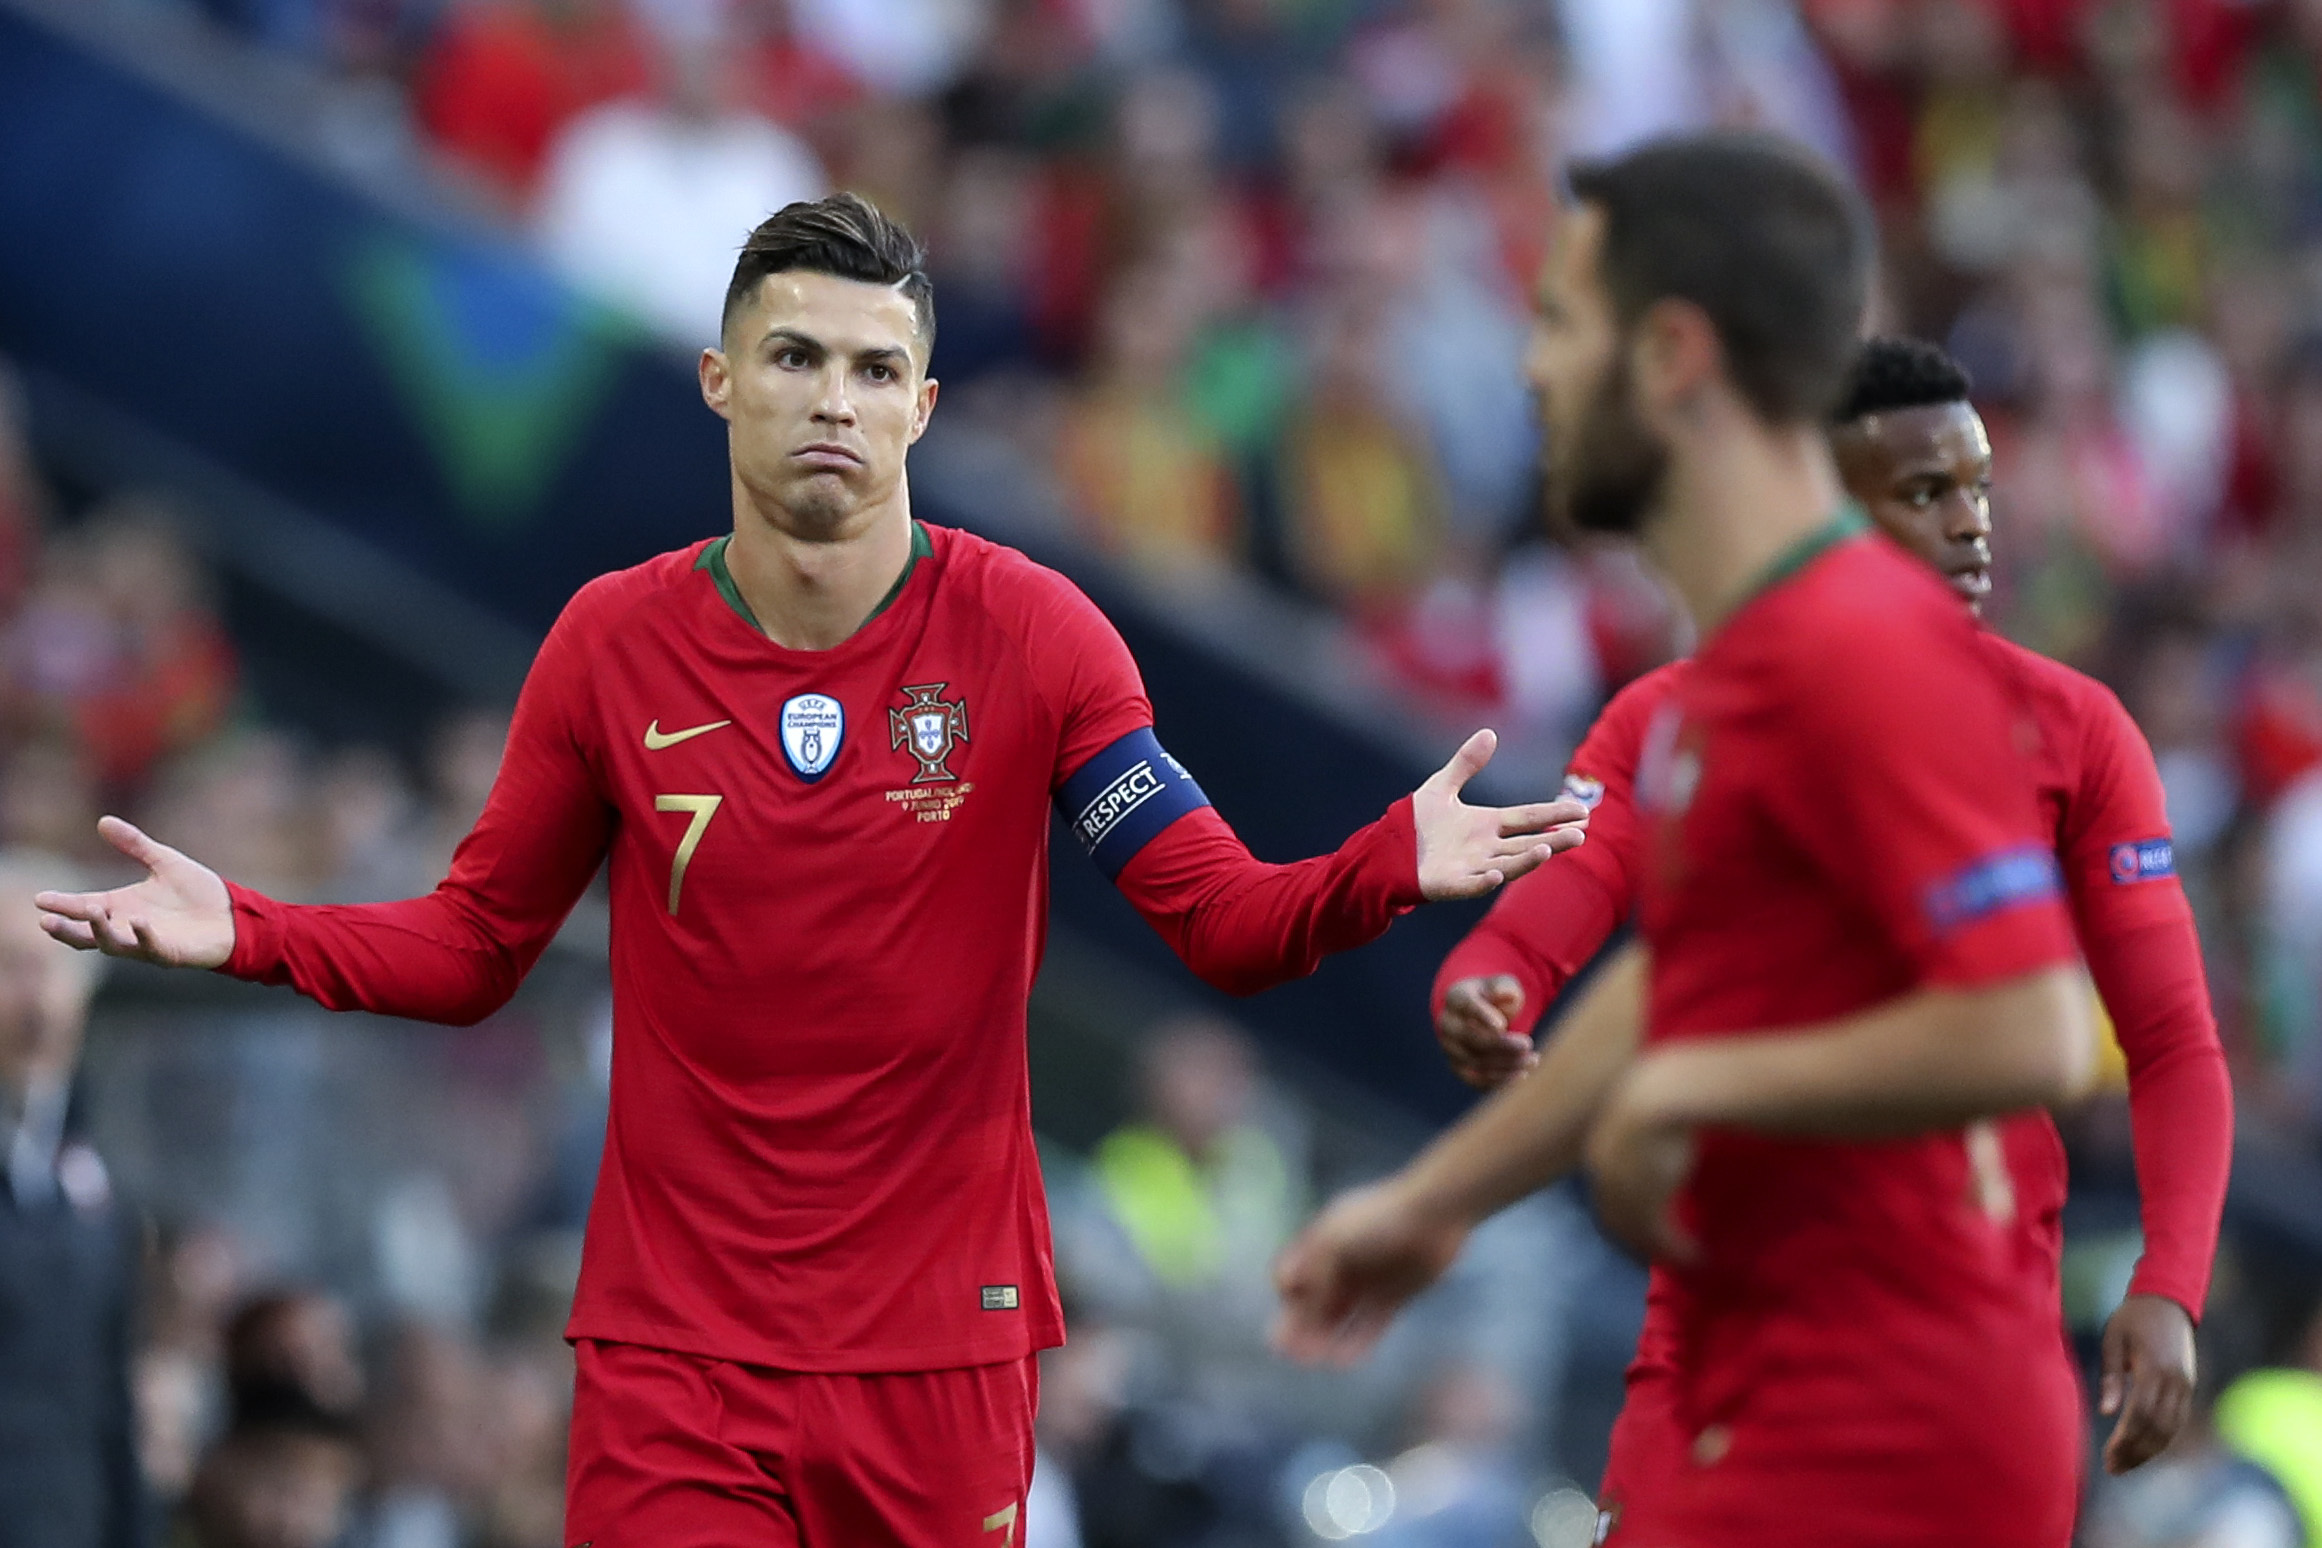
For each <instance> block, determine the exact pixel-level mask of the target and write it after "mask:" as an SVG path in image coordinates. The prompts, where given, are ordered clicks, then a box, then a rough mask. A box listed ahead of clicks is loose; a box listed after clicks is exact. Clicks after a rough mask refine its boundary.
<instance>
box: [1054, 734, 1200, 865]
mask: <svg viewBox="0 0 2322 1548" xmlns="http://www.w3.org/2000/svg"><path fill="white" fill-rule="evenodd" d="M1207 805H1209V797H1208V796H1205V795H1203V794H1202V793H1201V786H1199V785H1197V784H1195V783H1194V781H1193V776H1192V775H1191V774H1188V773H1186V772H1185V766H1184V765H1183V764H1181V763H1179V762H1178V761H1177V760H1176V759H1175V758H1172V757H1170V756H1169V754H1167V753H1166V752H1163V751H1162V750H1161V743H1160V741H1159V740H1158V739H1156V738H1155V737H1154V735H1153V731H1152V728H1151V727H1149V726H1146V727H1140V728H1139V729H1137V730H1135V731H1131V732H1130V733H1129V734H1128V735H1127V736H1124V737H1122V738H1121V739H1120V740H1119V741H1117V742H1114V743H1113V744H1112V745H1110V746H1108V747H1106V748H1105V749H1104V750H1103V751H1101V752H1099V753H1097V754H1096V756H1094V757H1092V758H1090V759H1089V760H1088V762H1086V763H1084V764H1082V765H1081V766H1080V771H1079V772H1078V773H1076V774H1074V775H1073V776H1072V777H1071V778H1070V779H1068V780H1066V781H1065V782H1064V788H1063V789H1061V790H1059V791H1057V792H1056V807H1057V810H1058V811H1060V812H1062V813H1063V814H1064V820H1065V821H1066V822H1069V823H1071V824H1072V836H1073V837H1074V838H1076V839H1078V840H1080V847H1081V848H1083V849H1085V850H1087V851H1088V854H1089V858H1090V859H1092V860H1094V861H1095V862H1096V863H1097V869H1099V870H1101V871H1103V872H1104V873H1105V876H1106V877H1107V879H1117V878H1118V877H1119V876H1120V874H1121V872H1122V871H1123V870H1124V869H1126V868H1127V866H1128V864H1129V862H1130V861H1131V860H1134V859H1135V858H1136V857H1137V852H1138V851H1139V850H1141V849H1143V848H1144V847H1145V846H1146V845H1147V844H1150V843H1151V842H1153V840H1154V839H1155V838H1157V837H1159V835H1160V833H1161V830H1162V829H1163V828H1166V827H1168V826H1169V825H1170V824H1171V823H1173V822H1175V821H1176V820H1177V819H1178V818H1180V817H1182V816H1184V815H1185V814H1186V813H1187V812H1190V811H1193V810H1195V809H1196V808H1198V807H1203V806H1207Z"/></svg>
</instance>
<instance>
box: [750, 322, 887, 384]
mask: <svg viewBox="0 0 2322 1548" xmlns="http://www.w3.org/2000/svg"><path fill="white" fill-rule="evenodd" d="M759 343H760V344H761V345H765V344H777V343H779V344H787V345H789V346H790V347H791V348H793V349H802V350H804V351H806V352H807V353H808V354H809V355H811V356H813V357H814V358H815V359H817V360H820V359H822V358H823V357H824V356H825V355H827V354H829V353H830V346H829V345H828V344H825V343H824V342H823V341H822V340H820V339H818V338H815V337H814V336H813V335H811V334H806V333H800V332H799V331H798V330H797V329H796V328H784V327H779V326H777V327H773V328H769V329H767V330H766V336H765V337H764V338H763V339H761V340H759ZM853 358H854V362H855V364H857V365H883V366H888V367H891V368H893V369H894V370H895V371H897V372H898V373H900V372H901V371H902V370H903V368H904V367H906V366H908V365H909V364H910V363H911V352H910V351H909V350H906V349H903V348H901V347H900V346H897V345H893V344H873V345H871V346H869V347H868V348H865V349H859V350H856V351H855V352H854V356H853Z"/></svg>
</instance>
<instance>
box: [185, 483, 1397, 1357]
mask: <svg viewBox="0 0 2322 1548" xmlns="http://www.w3.org/2000/svg"><path fill="white" fill-rule="evenodd" d="M916 544H917V547H918V548H919V549H921V550H923V557H920V558H919V559H918V560H917V561H916V562H915V564H914V565H913V567H912V569H911V570H910V571H909V573H908V575H907V577H906V579H905V581H904V582H903V584H902V585H901V587H900V589H899V591H898V593H897V595H896V596H895V597H894V598H893V599H892V600H891V602H890V604H889V605H888V606H887V607H886V609H885V610H884V611H882V612H880V613H878V614H877V615H876V616H875V617H873V618H872V619H871V621H870V622H868V623H867V624H865V625H864V626H863V628H862V629H861V630H860V631H859V632H857V633H856V634H855V635H854V637H852V638H851V639H849V640H847V641H846V642H845V643H843V644H841V645H839V646H838V647H836V648H835V649H832V650H827V651H800V650H790V649H786V648H784V647H782V646H780V645H777V644H775V643H774V642H772V641H771V640H769V639H768V638H767V637H766V635H765V634H764V633H763V632H762V631H760V630H759V629H758V628H757V627H756V625H755V624H754V623H752V622H751V621H750V620H749V618H748V616H747V614H746V612H745V611H744V609H743V607H742V604H741V602H740V599H739V596H738V595H737V594H733V593H732V592H731V587H730V584H729V583H726V582H725V581H724V576H723V571H722V569H720V568H719V567H718V565H717V563H716V562H715V561H716V558H717V556H716V555H715V554H714V553H713V552H711V549H712V548H713V547H714V545H697V546H696V547H695V548H692V549H689V550H685V551H682V552H679V553H674V554H665V555H663V556H661V557H660V558H657V559H654V560H651V561H648V562H647V563H645V564H642V565H640V566H638V567H637V568H635V569H632V570H626V571H622V572H620V573H618V574H614V575H608V576H605V577H603V578H601V579H599V580H597V581H594V582H592V583H591V584H589V585H588V586H587V587H585V588H583V589H582V591H581V592H580V594H579V595H578V596H576V597H575V598H574V599H573V601H572V602H571V604H570V605H569V606H568V607H567V608H566V609H565V612H564V614H563V616H562V617H561V618H560V619H559V620H558V621H557V624H556V627H555V628H554V629H553V630H552V631H551V632H550V634H549V637H548V639H547V641H546V642H545V643H544V644H543V645H542V647H541V651H540V655H539V658H538V660H537V661H536V662H535V663H534V666H533V669H532V672H531V675H530V677H529V678H528V679H527V681H526V683H525V687H524V692H523V695H522V697H521V699H520V700H519V702H518V705H517V710H516V716H515V720H514V723H513V726H512V728H511V730H510V733H509V742H508V750H507V755H506V759H505V762H504V764H503V766H502V769H501V773H500V778H499V781H498V783H497V784H496V785H495V787H494V789H493V792H492V797H491V801H490V803H489V805H488V806H487V808H486V810H485V812H484V815H483V817H482V818H481V819H480V820H479V821H478V823H477V825H476V829H475V831H474V832H473V833H471V834H470V835H469V837H468V838H467V840H466V841H465V842H464V843H463V844H462V845H461V848H460V850H459V853H458V855H457V856H456V858H455V859H454V862H453V866H452V874H451V875H450V877H449V878H448V879H447V880H446V881H445V882H444V884H443V885H442V886H441V887H439V888H438V889H437V890H436V891H435V892H434V893H433V894H431V895H429V896H428V897H426V898H420V899H414V900H411V901H409V902H404V903H391V904H376V905H363V906H356V907H327V908H297V907H286V906H284V905H282V904H278V903H274V902H271V901H269V900H267V899H265V898H261V897H259V896H257V895H256V894H253V893H250V892H247V891H245V890H242V889H239V888H237V889H235V893H234V897H235V916H236V918H235V923H236V939H235V946H234V953H233V957H232V960H231V961H230V962H228V963H227V965H226V971H228V972H230V973H233V974H235V975H237V976H240V977H245V978H256V979H261V980H264V981H267V982H274V983H290V984H294V985H295V986H296V987H297V988H299V989H300V990H302V991H303V992H305V993H307V994H310V995H312V996H314V997H315V998H316V999H318V1000H321V1001H322V1002H323V1003H325V1004H326V1005H330V1006H333V1007H334V1008H345V1007H361V1008H364V1009H370V1010H375V1011H381V1012H385V1013H388V1014H394V1015H404V1016H416V1017H422V1018H426V1019H431V1020H446V1021H472V1020H474V1019H476V1018H477V1017H479V1016H482V1015H484V1014H488V1013H489V1012H490V1011H491V1010H492V1009H493V1008H495V1007H496V1006H498V1005H499V1004H501V1003H503V1002H504V1001H505V1000H506V998H507V996H508V995H509V994H510V993H511V992H512V991H513V989H514V987H515V984H516V981H517V980H518V979H519V978H520V977H521V976H522V974H523V972H524V971H525V970H526V969H527V968H529V967H530V965H531V964H532V962H533V961H534V960H535V959H536V958H537V957H538V955H539V953H540V951H541V949H542V947H543V946H544V945H545V944H546V942H547V941H548V939H549V937H550V936H551V935H553V934H554V933H555V930H556V927H557V925H558V924H559V922H560V921H561V920H562V919H563V918H564V916H565V914H566V913H567V911H568V910H569V909H570V908H571V906H572V904H573V902H574V901H575V900H576V899H577V898H578V897H579V895H580V893H581V891H582V889H583V888H584V887H586V885H587V884H588V882H589V879H590V877H591V876H592V875H593V874H594V873H595V872H596V870H597V867H598V865H599V863H600V861H602V860H604V859H605V858H606V856H607V855H608V854H609V855H610V859H611V888H612V914H613V926H612V951H613V963H612V967H613V995H614V1028H615V1031H614V1040H613V1092H612V1116H611V1122H610V1125H609V1127H608V1132H607V1135H606V1145H605V1159H604V1164H603V1167H602V1170H601V1172H600V1174H599V1180H598V1186H597V1193H596V1200H595V1204H594V1206H593V1208H592V1211H591V1214H590V1220H589V1229H588V1238H587V1245H586V1249H585V1253H584V1257H583V1262H582V1268H581V1282H580V1291H579V1296H578V1300H577V1302H576V1304H575V1306H574V1310H573V1316H572V1323H571V1327H570V1330H569V1331H570V1333H571V1334H572V1336H574V1337H582V1338H594V1339H601V1340H610V1341H617V1342H627V1343H636V1344H645V1345H652V1346H656V1347H659V1348H664V1349H670V1350H675V1351H679V1352H682V1353H689V1354H698V1355H706V1356H709V1357H712V1358H716V1359H724V1360H733V1361H739V1362H743V1363H747V1364H753V1365H761V1366H773V1367H778V1368H783V1369H791V1370H801V1371H903V1370H933V1369H942V1368H948V1367H955V1366H964V1365H973V1364H981V1363H987V1362H996V1361H1000V1360H1008V1359H1015V1358H1020V1357H1021V1356H1023V1355H1025V1354H1027V1353H1029V1352H1031V1351H1032V1350H1034V1349H1037V1348H1041V1347H1045V1346H1047V1345H1050V1344H1054V1343H1056V1342H1058V1341H1060V1339H1061V1337H1062V1326H1061V1319H1060V1316H1059V1312H1058V1307H1057V1302H1056V1293H1055V1289H1054V1284H1053V1280H1052V1275H1051V1271H1050V1262H1049V1257H1050V1254H1049V1240H1048V1225H1047V1216H1046V1212H1045V1209H1044V1207H1043V1203H1042V1197H1041V1186H1040V1175H1039V1168H1038V1164H1037V1161H1036V1158H1035V1155H1034V1151H1033V1144H1032V1129H1031V1113H1030V1098H1029V1092H1028V1086H1027V1080H1026V1071H1025V1044H1024V1018H1025V1006H1026V1001H1027V997H1028V996H1029V994H1030V991H1031V987H1032V979H1033V974H1034V972H1035V970H1036V968H1037V966H1038V963H1039V959H1040V950H1041V943H1042V937H1043V931H1044V926H1045V923H1046V918H1047V885H1046V878H1047V871H1046V866H1047V841H1048V828H1049V819H1048V813H1049V808H1050V805H1051V802H1052V800H1055V801H1057V802H1059V803H1061V804H1062V806H1063V808H1064V810H1065V814H1066V816H1067V817H1068V818H1069V819H1071V821H1072V822H1073V825H1074V828H1075V831H1076V833H1077V834H1078V835H1079V836H1080V837H1081V838H1082V840H1083V841H1084V843H1086V844H1087V845H1088V846H1089V847H1090V849H1091V851H1092V853H1093V854H1094V855H1095V856H1096V858H1097V859H1098V861H1099V863H1100V864H1102V865H1104V866H1105V868H1106V869H1107V870H1109V871H1112V872H1114V873H1115V876H1116V880H1117V881H1118V883H1119V884H1120V886H1121V887H1122V888H1123V890H1124V891H1125V892H1126V893H1127V894H1128V895H1129V896H1130V898H1131V900H1132V901H1133V902H1134V903H1135V904H1136V905H1137V906H1138V908H1139V909H1140V910H1142V911H1143V912H1144V913H1145V914H1146V916H1147V917H1148V918H1149V919H1151V920H1152V921H1153V923H1154V924H1155V926H1156V927H1157V928H1159V929H1160V930H1161V931H1162V932H1163V934H1164V935H1166V936H1167V937H1168V938H1169V940H1170V942H1171V944H1172V945H1174V946H1175V947H1176V948H1177V949H1178V951H1179V952H1180V954H1181V955H1183V956H1185V957H1186V959H1187V960H1188V962H1189V963H1191V964H1192V965H1193V966H1194V967H1195V968H1196V970H1197V971H1200V972H1202V973H1203V974H1204V975H1205V976H1207V977H1209V978H1210V979H1211V980H1212V981H1214V982H1218V983H1220V984H1223V985H1225V986H1227V987H1230V988H1235V989H1244V990H1247V989H1254V988H1257V987H1261V986H1262V985H1264V984H1265V983H1268V982H1272V981H1276V980H1279V979H1282V978H1286V977H1290V976H1294V975H1296V974H1298V973H1301V972H1305V971H1308V970H1311V968H1312V967H1313V966H1314V964H1315V962H1316V961H1317V960H1318V959H1319V957H1320V956H1321V954H1322V953H1323V952H1325V951H1329V950H1334V949H1338V948H1340V947H1344V946H1349V945H1354V944H1358V943H1359V942H1361V941H1364V940H1368V939H1370V938H1371V937H1372V936H1375V935H1376V934H1378V933H1379V932H1380V931H1381V930H1383V929H1384V928H1385V927H1386V925H1387V923H1388V922H1389V920H1390V919H1392V918H1393V917H1394V915H1395V914H1397V913H1399V912H1401V911H1402V910H1404V909H1407V908H1409V907H1410V906H1411V905H1413V904H1414V903H1416V902H1417V901H1418V900H1419V893H1418V880H1417V873H1416V855H1415V846H1414V840H1413V834H1412V828H1411V819H1410V812H1409V804H1408V802H1400V803H1397V805H1396V807H1395V808H1394V809H1393V810H1391V811H1390V812H1389V813H1388V815H1387V817H1386V818H1385V819H1384V820H1382V821H1381V822H1378V823H1375V824H1373V825H1372V826H1371V827H1369V828H1366V829H1364V830H1363V831H1362V832H1361V833H1358V834H1357V835H1356V836H1355V837H1354V838H1352V839H1350V840H1349V841H1348V843H1347V844H1346V845H1345V846H1344V847H1342V848H1341V849H1340V850H1339V852H1338V853H1337V854H1335V855H1332V856H1326V857H1321V858H1318V859H1315V860H1309V861H1303V862H1300V863H1299V864H1297V865H1292V866H1269V865H1262V864H1260V863H1259V862H1257V861H1255V860H1253V859H1251V858H1250V856H1249V854H1248V851H1247V850H1246V849H1244V848H1243V847H1242V846H1241V844H1240V843H1239V841H1238V840H1236V839H1235V838H1234V837H1233V834H1232V832H1231V830H1230V829H1228V828H1227V827H1226V826H1225V824H1224V823H1223V822H1222V820H1220V819H1219V818H1218V817H1217V815H1216V813H1215V812H1214V811H1213V810H1211V809H1210V808H1209V807H1208V805H1207V803H1206V802H1205V801H1203V800H1202V798H1201V797H1200V793H1199V789H1198V787H1197V786H1195V785H1193V783H1192V781H1191V779H1190V778H1189V777H1188V776H1187V775H1186V774H1185V773H1184V771H1183V770H1182V769H1179V768H1178V767H1177V766H1176V765H1175V764H1174V762H1172V761H1171V760H1169V759H1168V757H1167V755H1166V754H1164V753H1162V752H1161V751H1160V749H1159V747H1158V745H1157V744H1155V743H1154V742H1153V740H1152V733H1151V731H1150V729H1149V727H1150V724H1151V719H1152V713H1151V710H1150V708H1149V706H1148V705H1147V702H1146V699H1145V695H1144V691H1143V687H1142V685H1141V684H1140V682H1139V679H1138V676H1137V671H1136V667H1135V664H1134V663H1133V662H1132V661H1131V660H1130V658H1129V654H1128V651H1127V649H1126V648H1125V647H1124V646H1123V645H1122V644H1121V641H1120V638H1119V636H1118V635H1117V634H1116V633H1115V632H1114V631H1113V629H1112V627H1111V625H1110V624H1109V623H1107V622H1106V620H1105V618H1104V616H1103V615H1102V614H1101V613H1099V612H1098V611H1097V610H1096V608H1095V607H1094V606H1093V605H1092V604H1091V603H1090V602H1089V601H1088V600H1087V599H1086V598H1085V597H1083V596H1082V595H1081V594H1080V592H1079V591H1078V590H1076V589H1075V588H1074V587H1073V586H1072V585H1071V583H1070V582H1068V581H1066V580H1065V579H1064V578H1063V577H1061V576H1059V575H1057V574H1055V573H1054V572H1052V571H1049V570H1046V569H1043V568H1041V567H1040V566H1038V565H1035V564H1033V563H1032V562H1031V561H1029V560H1027V559H1025V558H1024V557H1023V556H1022V555H1020V554H1017V553H1016V552H1014V551H1013V550H1010V549H1007V548H1003V547H1000V546H998V545H996V544H992V543H988V542H985V541H984V540H982V539H980V538H977V537H974V536H972V535H970V534H967V533H963V532H957V531H950V530H946V529H942V528H924V527H923V528H921V529H919V532H918V536H917V539H916Z"/></svg>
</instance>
